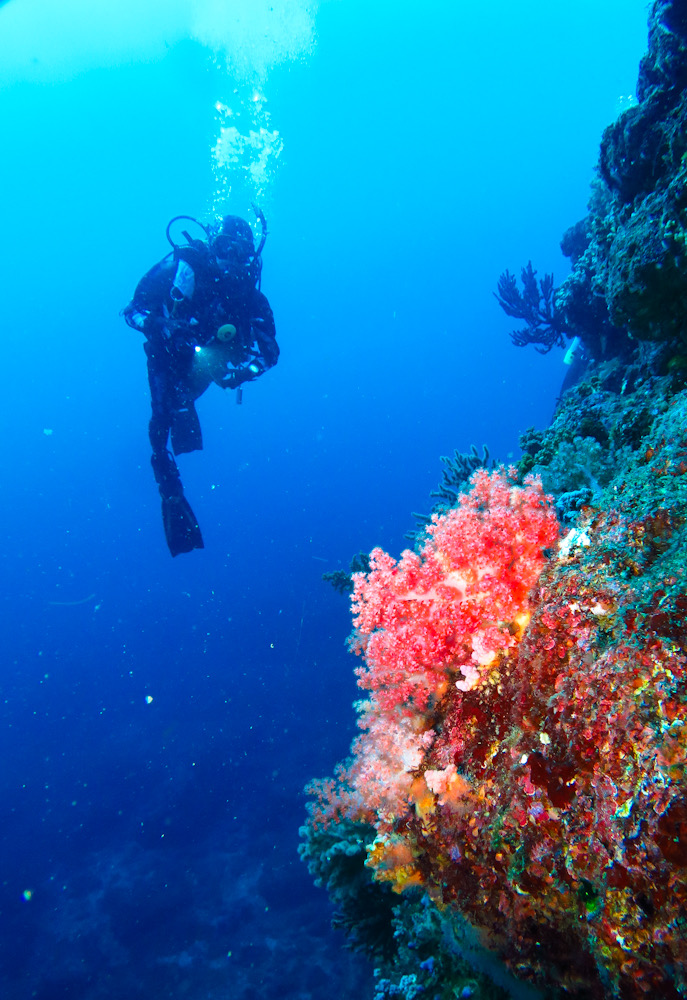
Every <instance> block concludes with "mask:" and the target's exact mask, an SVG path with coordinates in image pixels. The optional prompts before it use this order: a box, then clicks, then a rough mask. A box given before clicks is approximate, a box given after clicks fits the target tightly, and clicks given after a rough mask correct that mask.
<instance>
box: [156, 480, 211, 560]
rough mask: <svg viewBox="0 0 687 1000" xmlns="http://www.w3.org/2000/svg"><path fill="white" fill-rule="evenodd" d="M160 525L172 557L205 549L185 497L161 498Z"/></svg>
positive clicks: (196, 522)
mask: <svg viewBox="0 0 687 1000" xmlns="http://www.w3.org/2000/svg"><path fill="white" fill-rule="evenodd" d="M162 524H163V526H164V529H165V538H166V539H167V547H168V548H169V551H170V552H171V553H172V555H173V556H178V555H179V554H180V553H181V552H192V551H193V549H203V548H205V546H204V545H203V536H202V535H201V533H200V528H199V527H198V521H197V520H196V515H195V514H194V513H193V511H192V510H191V505H190V504H189V502H188V500H187V499H186V497H185V496H183V495H182V496H171V497H163V498H162Z"/></svg>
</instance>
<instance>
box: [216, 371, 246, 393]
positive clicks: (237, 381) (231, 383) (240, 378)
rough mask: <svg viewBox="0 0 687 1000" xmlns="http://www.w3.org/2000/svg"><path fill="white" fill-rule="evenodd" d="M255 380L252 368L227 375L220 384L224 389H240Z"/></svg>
mask: <svg viewBox="0 0 687 1000" xmlns="http://www.w3.org/2000/svg"><path fill="white" fill-rule="evenodd" d="M254 378H255V372H252V371H251V370H250V368H237V369H236V370H235V371H233V372H229V374H228V375H225V376H224V378H223V379H222V380H221V381H220V382H219V383H218V384H219V385H221V386H222V388H223V389H238V387H239V386H240V385H243V383H244V382H250V381H251V379H254Z"/></svg>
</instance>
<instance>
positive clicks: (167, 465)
mask: <svg viewBox="0 0 687 1000" xmlns="http://www.w3.org/2000/svg"><path fill="white" fill-rule="evenodd" d="M123 314H124V318H125V320H126V322H127V323H128V324H129V326H131V327H133V328H134V329H136V330H140V331H141V332H142V333H143V334H144V335H145V337H146V343H145V352H146V357H147V359H148V382H149V385H150V400H151V408H152V413H151V418H150V423H149V427H148V433H149V437H150V444H151V447H152V452H153V454H152V458H151V464H152V467H153V473H154V475H155V481H156V482H157V485H158V488H159V490H160V495H161V497H162V513H163V523H164V526H165V534H166V537H167V544H168V545H169V548H170V551H171V553H172V555H178V554H179V553H180V552H188V551H190V550H191V549H194V548H202V547H203V540H202V536H201V534H200V529H199V527H198V523H197V521H196V519H195V516H194V515H193V512H192V511H191V508H190V507H189V505H188V502H187V501H186V499H185V498H184V493H183V487H182V485H181V479H180V477H179V470H178V468H177V464H176V462H175V460H174V455H173V454H172V452H171V451H170V450H169V448H168V442H169V439H170V434H171V443H172V450H173V452H174V454H175V455H179V454H181V453H183V452H188V451H195V450H197V449H199V448H202V447H203V439H202V434H201V429H200V423H199V421H198V416H197V414H196V410H195V406H194V401H195V400H196V399H197V398H198V397H199V396H200V395H202V393H203V392H205V390H206V389H207V387H208V386H209V385H210V383H211V382H212V381H216V382H218V384H219V385H221V386H222V387H223V388H238V387H239V386H240V385H241V384H242V383H244V382H247V381H252V380H254V379H256V378H259V377H260V375H262V374H263V373H264V372H265V371H267V370H268V369H269V368H272V367H273V366H274V365H275V364H276V363H277V360H278V358H279V347H278V345H277V341H276V339H275V325H274V317H273V315H272V310H271V308H270V304H269V302H268V301H267V298H266V297H265V296H264V295H263V294H262V292H261V291H259V290H258V289H257V288H256V287H255V279H254V276H253V274H252V272H251V270H250V268H249V267H248V266H246V267H239V268H236V269H235V270H234V271H229V272H227V271H225V270H223V269H222V268H220V266H219V265H218V264H217V262H216V261H215V260H214V258H213V257H212V256H211V254H210V252H209V251H208V250H207V248H205V247H202V248H193V247H189V248H184V251H182V252H178V253H176V254H170V255H169V256H168V257H166V258H165V259H164V260H162V261H160V262H159V263H158V264H156V265H155V266H154V267H153V268H151V270H150V271H148V273H147V274H146V275H144V277H143V278H142V279H141V281H140V282H139V284H138V286H137V288H136V291H135V293H134V297H133V299H132V301H131V302H130V303H129V305H128V306H127V307H126V308H125V309H124V313H123ZM218 330H219V331H220V332H221V334H222V335H224V336H225V337H228V338H229V339H228V340H226V342H220V341H218V339H217V334H218ZM227 331H229V333H227ZM218 347H220V348H221V350H220V352H219V353H220V358H221V367H222V372H221V377H220V376H218V374H217V365H216V364H215V370H214V371H213V373H212V374H208V370H205V369H203V367H202V365H199V363H198V362H199V361H200V358H201V356H202V354H203V352H206V353H210V352H212V351H215V352H216V349H217V348H218Z"/></svg>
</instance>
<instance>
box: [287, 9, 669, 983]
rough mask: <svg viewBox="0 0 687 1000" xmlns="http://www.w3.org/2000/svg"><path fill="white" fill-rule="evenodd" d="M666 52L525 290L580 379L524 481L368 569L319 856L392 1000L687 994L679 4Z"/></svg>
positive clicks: (360, 582) (507, 484)
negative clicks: (579, 362)
mask: <svg viewBox="0 0 687 1000" xmlns="http://www.w3.org/2000/svg"><path fill="white" fill-rule="evenodd" d="M649 41H650V47H649V53H648V55H647V56H646V57H645V59H644V60H643V63H642V68H641V71H640V84H639V87H638V93H639V95H640V104H639V105H638V106H636V107H633V108H631V109H629V111H626V112H625V114H624V115H623V116H621V119H620V120H619V122H618V123H615V124H614V126H612V127H611V129H609V130H607V134H606V135H605V137H604V145H603V146H602V160H601V163H602V169H600V172H599V178H598V179H597V182H596V189H595V194H594V196H593V198H592V202H591V206H590V216H589V218H588V219H587V220H585V221H584V224H583V225H582V226H580V227H577V235H578V236H579V237H580V239H581V244H580V247H578V250H577V252H576V254H575V255H573V263H574V269H573V273H572V276H571V278H569V279H568V280H567V282H566V285H564V286H562V289H561V290H560V291H559V292H558V293H554V291H553V290H552V288H549V285H548V284H547V285H545V287H544V289H543V291H542V289H541V288H540V289H539V290H538V291H537V288H536V287H535V285H534V277H532V280H531V281H530V285H531V287H530V289H529V292H528V291H527V288H525V292H524V293H522V294H521V295H520V297H521V298H523V302H524V298H526V297H527V296H529V300H531V301H530V306H531V307H532V308H530V309H529V313H530V319H531V320H532V322H531V323H530V326H531V327H532V331H533V333H532V336H531V337H529V342H533V343H536V342H537V340H536V338H537V337H538V336H540V328H541V327H542V323H543V320H542V318H541V315H539V313H537V314H536V315H535V312H536V310H535V312H533V311H532V310H533V309H534V305H533V303H534V298H535V295H536V294H538V293H539V292H542V294H546V295H548V299H547V301H548V302H549V305H550V306H551V303H552V302H553V301H554V298H553V296H554V294H555V295H556V296H557V298H556V312H555V317H554V318H555V335H556V337H557V338H558V337H562V336H564V335H565V336H573V335H574V336H576V337H578V338H579V339H580V340H581V342H582V350H583V354H584V365H583V367H582V370H580V372H579V374H578V377H577V380H576V382H575V384H573V385H571V387H570V388H569V390H568V391H567V392H566V393H565V394H564V395H563V397H562V399H561V401H560V403H559V406H558V408H557V411H556V414H555V417H554V420H553V422H552V424H551V426H550V427H549V428H547V429H546V430H545V431H541V432H537V431H533V430H531V431H529V432H527V433H526V434H525V435H524V436H523V441H522V444H523V452H524V454H523V458H522V459H521V461H520V463H519V467H518V468H517V469H516V468H509V469H504V468H503V467H501V468H496V469H494V470H489V469H487V468H479V467H478V468H476V470H475V471H473V472H472V474H471V477H470V480H469V482H467V483H465V484H464V485H463V486H462V487H461V489H462V492H460V495H459V496H457V498H456V499H455V501H454V502H453V504H452V506H449V507H444V508H442V509H440V510H439V511H437V512H435V513H434V514H433V515H432V517H431V521H430V523H429V524H428V525H427V527H426V528H425V530H424V532H422V533H418V534H417V536H416V544H415V548H414V550H412V551H411V550H408V551H406V552H404V553H403V554H402V556H401V558H400V559H399V560H398V561H396V560H395V559H393V558H392V557H391V556H389V555H387V554H386V553H385V552H383V551H382V550H381V549H375V550H373V552H372V553H371V555H370V559H369V569H366V571H364V572H357V573H354V574H353V576H352V583H353V594H352V610H353V626H354V630H353V634H352V637H351V648H352V650H353V651H354V652H355V653H356V654H357V655H358V656H359V658H360V659H359V666H358V669H357V677H358V684H359V686H360V688H361V689H362V692H363V693H364V697H363V699H362V700H361V701H360V702H359V704H358V711H359V726H360V730H361V732H360V734H359V736H358V737H357V739H356V740H355V742H354V744H353V747H352V750H351V756H350V758H349V759H348V760H347V761H346V762H344V763H343V764H342V765H340V767H339V768H338V770H337V772H336V773H335V775H334V777H333V778H330V779H324V780H319V781H315V782H313V783H312V784H311V786H310V787H309V793H310V805H309V814H308V821H307V824H306V826H305V827H304V829H303V835H304V843H303V847H302V849H301V850H302V854H303V856H304V858H305V859H306V861H307V862H308V864H309V865H310V868H311V870H312V872H313V874H314V875H315V876H316V878H317V879H318V880H319V881H320V882H322V883H325V884H326V885H327V888H328V890H329V892H330V894H331V896H332V899H333V901H334V902H335V904H336V907H337V913H338V917H337V919H338V922H339V924H340V925H341V926H343V927H344V928H345V929H346V930H347V931H348V933H349V935H350V936H351V938H352V940H353V943H354V945H355V946H357V947H360V948H362V949H363V950H365V951H367V953H368V954H369V955H371V956H372V957H373V958H374V960H375V963H376V965H377V967H378V979H377V987H376V994H375V996H376V997H379V998H381V997H384V996H398V997H414V996H418V995H426V996H428V997H432V998H441V1000H444V998H449V997H456V996H481V997H487V996H489V997H492V996H503V995H505V993H504V990H505V991H507V992H511V993H512V994H513V995H520V996H530V997H531V996H546V997H577V998H580V1000H582V998H585V1000H586V998H591V1000H596V998H598V1000H602V998H623V1000H625V998H627V1000H635V998H642V997H647V998H651V1000H654V998H667V1000H671V998H679V997H687V731H686V726H687V388H686V381H687V361H686V360H685V358H686V357H687V347H686V344H687V309H684V308H683V303H684V302H685V301H687V255H686V254H684V252H683V251H684V247H683V234H684V233H685V232H687V197H686V196H685V195H684V185H683V184H682V182H681V181H680V184H678V179H680V178H682V176H683V174H684V170H685V167H684V164H683V161H684V160H687V140H686V139H685V135H687V127H685V126H686V125H687V99H685V98H684V94H685V89H684V86H683V83H684V82H685V81H687V3H685V2H684V0H682V2H680V3H678V2H677V0H659V2H656V3H655V4H654V6H653V10H652V13H651V21H650V35H649ZM662 137H663V138H662ZM664 140H665V141H664ZM683 146H685V148H684V149H683V148H682V147H683ZM628 150H631V151H633V155H632V156H629V155H626V154H627V151H628ZM616 154H617V155H616ZM633 177H634V180H632V178H633ZM678 188H679V190H678ZM680 192H682V193H680ZM662 197H663V201H661V198H662ZM659 201H660V202H661V206H662V210H661V212H659V211H658V209H657V204H658V202H659ZM647 206H648V207H647ZM650 210H651V211H650ZM657 213H658V214H657ZM649 217H651V218H653V219H654V227H655V224H657V223H656V221H655V220H657V219H659V220H660V225H661V226H662V227H663V228H664V229H665V231H666V233H668V236H666V237H665V239H663V241H662V242H661V243H660V246H658V244H656V241H655V239H652V240H651V241H650V243H649V248H650V250H651V254H643V255H642V252H641V247H642V245H643V242H642V240H643V238H642V237H641V233H639V231H638V227H641V225H642V224H643V223H642V220H644V222H646V223H647V224H648V222H647V220H648V219H649ZM627 227H629V230H631V233H630V231H629V230H628V229H627ZM630 236H631V237H632V239H631V240H630ZM570 239H571V240H572V237H570ZM628 240H629V241H630V242H631V243H632V247H634V250H633V251H632V252H633V253H634V254H635V255H636V260H635V262H634V264H633V262H632V261H631V260H629V259H628V257H627V255H626V254H625V253H624V251H622V248H623V247H625V246H626V244H628ZM628 245H629V244H628ZM619 248H620V249H619ZM654 251H655V253H654ZM659 251H660V253H659ZM628 253H629V251H628ZM652 254H653V256H652ZM666 254H667V255H668V256H669V258H670V259H669V260H667V259H665V260H664V259H663V257H665V255H666ZM656 255H658V256H656ZM661 255H663V256H661ZM654 258H655V259H654ZM628 269H629V270H630V271H631V272H632V273H631V275H630V274H629V271H628ZM530 270H531V268H530ZM528 273H529V272H528ZM532 274H534V272H532ZM623 274H625V276H626V277H625V279H623V278H622V275H623ZM624 280H627V281H628V282H630V285H631V287H627V288H625V290H624V291H623V287H622V286H623V281H624ZM666 283H667V284H666ZM566 286H567V287H566ZM664 286H665V287H666V288H668V287H669V288H670V289H672V292H671V295H670V296H669V297H668V296H666V295H664V294H663V293H662V291H661V289H663V288H664ZM500 291H501V295H502V297H503V296H504V295H506V296H507V297H508V300H509V303H510V306H511V309H510V312H509V315H514V314H516V312H517V307H518V294H520V293H518V291H517V287H516V286H515V284H514V279H510V281H509V283H507V284H504V283H503V282H502V283H501V287H500ZM585 295H587V296H588V303H589V309H588V310H586V311H585V308H584V299H585ZM529 300H528V301H529ZM621 304H622V305H621ZM523 308H524V306H523ZM528 308H529V307H528ZM552 309H553V306H551V308H550V309H549V313H550V315H549V314H547V313H546V309H544V312H543V313H542V315H543V316H544V319H546V318H547V316H549V319H550V318H551V317H553V316H554V313H553V311H552ZM604 310H605V311H604ZM633 310H634V311H633ZM637 310H639V313H638V314H637ZM521 318H525V321H526V322H528V323H529V322H530V320H528V319H527V317H526V316H522V317H521ZM585 323H586V324H587V325H586V326H585ZM549 326H551V323H550V324H549ZM537 331H539V332H537ZM547 336H548V334H547ZM526 340H528V338H527V337H525V338H524V339H523V342H525V341H526ZM540 340H541V337H540ZM545 342H546V337H544V346H546V343H545ZM542 484H543V485H542ZM518 990H521V991H524V992H520V993H518ZM533 991H535V992H533Z"/></svg>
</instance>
